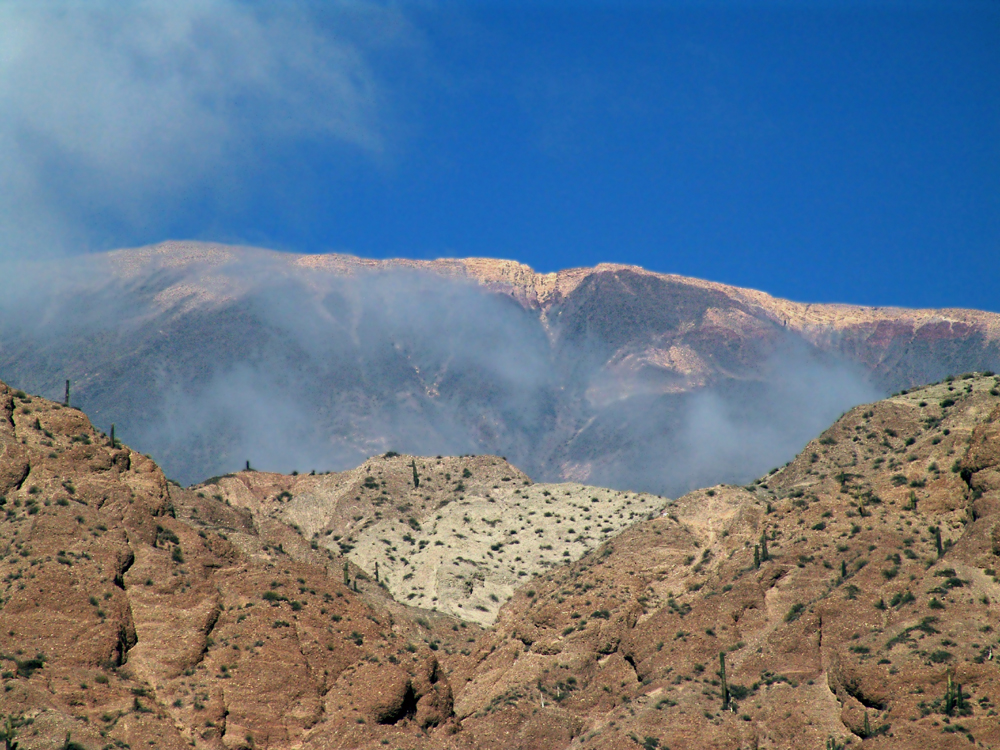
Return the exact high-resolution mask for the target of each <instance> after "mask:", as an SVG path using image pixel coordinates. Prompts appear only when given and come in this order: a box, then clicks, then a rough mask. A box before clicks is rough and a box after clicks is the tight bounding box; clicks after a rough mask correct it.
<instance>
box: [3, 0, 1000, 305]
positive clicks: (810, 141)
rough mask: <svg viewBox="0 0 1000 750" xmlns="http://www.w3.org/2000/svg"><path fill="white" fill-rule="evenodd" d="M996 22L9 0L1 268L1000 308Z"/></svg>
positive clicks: (737, 11)
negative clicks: (192, 248) (519, 285)
mask: <svg viewBox="0 0 1000 750" xmlns="http://www.w3.org/2000/svg"><path fill="white" fill-rule="evenodd" d="M998 40H1000V3H997V2H995V1H993V0H991V1H990V2H962V1H960V0H957V1H956V0H949V1H948V2H941V3H932V2H872V3H864V2H842V3H837V2H808V1H803V2H797V3H793V2H771V3H769V2H753V3H751V2H732V3H725V2H683V3H671V2H656V3H654V2H616V3H601V2H589V3H588V2H582V3H581V2H572V3H571V2H541V1H539V2H499V1H497V2H485V1H481V2H472V3H464V2H463V3H458V2H451V3H448V2H441V3H435V2H420V3H416V2H413V3H408V2H401V3H391V4H388V3H382V4H358V3H354V2H348V3H322V4H319V3H317V4H309V3H269V4H265V3H247V2H235V1H233V0H206V1H204V2H199V3H193V2H183V1H181V2H176V3H170V4H167V3H155V2H134V3H124V2H117V3H110V2H107V3H105V2H99V1H95V2H94V3H90V4H87V5H84V4H82V3H75V4H74V3H68V2H67V3H48V4H41V5H39V4H37V3H19V2H11V3H8V4H5V5H4V6H2V7H0V111H3V112H4V115H3V117H2V118H0V202H2V204H3V207H2V208H0V234H2V236H3V239H2V240H0V243H2V246H0V256H2V257H7V258H9V257H24V256H31V257H58V256H60V255H62V254H65V253H70V254H73V253H81V252H93V251H100V250H106V249H111V248H115V247H122V246H132V245H141V244H148V243H153V242H157V241H160V240H163V239H167V238H196V239H205V240H220V241H227V242H245V243H248V244H256V245H261V246H266V247H274V248H278V249H284V250H293V251H300V252H324V251H330V250H335V251H345V252H352V253H356V254H358V255H363V256H369V257H400V256H402V257H415V258H436V257H443V256H491V257H503V258H511V259H515V260H519V261H522V262H524V263H527V264H529V265H531V266H533V267H534V268H536V269H538V270H540V271H553V270H558V269H560V268H566V267H572V266H580V265H593V264H596V263H599V262H617V263H632V264H637V265H641V266H644V267H646V268H650V269H653V270H657V271H665V272H674V273H681V274H686V275H691V276H697V277H701V278H707V279H712V280H717V281H723V282H728V283H732V284H737V285H740V286H749V287H754V288H758V289H762V290H764V291H767V292H770V293H772V294H775V295H778V296H783V297H788V298H791V299H797V300H803V301H816V302H821V301H839V302H852V303H861V304H872V305H906V306H963V307H977V308H981V309H990V310H995V311H1000V291H998V290H1000V44H998Z"/></svg>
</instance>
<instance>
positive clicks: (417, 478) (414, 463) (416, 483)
mask: <svg viewBox="0 0 1000 750" xmlns="http://www.w3.org/2000/svg"><path fill="white" fill-rule="evenodd" d="M410 468H411V469H413V489H417V488H418V487H419V486H420V475H419V474H417V460H416V459H413V460H411V461H410Z"/></svg>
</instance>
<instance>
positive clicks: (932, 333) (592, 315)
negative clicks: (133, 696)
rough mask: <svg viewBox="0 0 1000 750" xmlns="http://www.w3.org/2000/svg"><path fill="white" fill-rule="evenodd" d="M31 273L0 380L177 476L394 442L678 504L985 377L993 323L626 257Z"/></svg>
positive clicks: (189, 256)
mask: <svg viewBox="0 0 1000 750" xmlns="http://www.w3.org/2000/svg"><path fill="white" fill-rule="evenodd" d="M34 274H35V275H31V272H30V269H26V270H25V275H24V278H21V279H19V285H18V290H17V291H16V292H15V293H11V294H9V295H7V296H6V297H5V298H4V299H3V300H0V378H3V379H5V380H6V381H7V382H10V383H12V384H13V385H15V386H16V387H20V388H23V389H25V390H27V391H30V392H36V393H44V394H47V395H49V396H50V397H53V398H62V394H63V389H64V383H65V381H66V379H69V380H71V381H72V382H73V385H72V389H73V390H72V403H74V404H77V405H79V406H81V407H82V408H84V409H85V410H86V412H87V413H88V414H90V415H91V416H92V417H93V419H94V420H95V422H97V423H98V424H100V425H102V427H103V428H104V429H108V428H109V426H110V424H111V423H116V425H117V428H118V431H119V434H120V435H121V436H123V437H125V438H126V439H127V440H128V441H129V442H130V444H133V445H136V446H139V447H140V448H141V449H142V450H144V451H146V452H149V453H151V454H153V455H156V456H157V459H158V461H160V462H161V463H162V465H163V466H164V467H165V469H166V471H167V473H168V476H171V477H172V478H175V479H177V480H178V481H181V482H182V483H184V484H189V483H192V482H196V481H201V480H203V479H205V478H206V477H208V476H211V475H217V474H223V473H227V472H232V471H235V470H237V469H238V468H240V467H242V466H244V465H245V461H246V460H247V459H250V460H251V462H252V463H253V465H255V466H257V467H258V468H261V469H267V470H270V471H280V472H282V473H291V471H292V470H296V469H297V470H299V471H309V470H310V469H316V470H319V471H327V470H331V469H332V470H343V469H346V468H348V467H353V466H357V465H358V464H359V463H361V462H362V461H364V460H365V459H366V458H367V457H369V456H372V455H377V454H384V453H386V452H387V451H391V450H395V451H399V452H406V453H411V454H435V453H440V454H442V455H456V454H462V453H466V454H468V453H472V454H492V455H502V456H507V457H508V458H509V459H510V460H511V462H512V463H513V464H515V465H517V466H519V467H520V468H521V469H523V470H524V471H526V472H527V473H528V474H530V475H531V476H532V477H533V478H534V479H536V480H539V481H549V482H555V481H560V482H561V481H574V482H580V483H585V484H591V485H600V486H608V487H616V488H618V489H623V490H625V489H627V490H646V491H650V492H654V493H657V494H665V495H669V496H676V495H679V494H683V493H684V492H686V491H688V490H690V489H693V488H694V487H698V486H703V485H705V484H713V483H716V482H719V481H729V482H741V483H742V482H746V481H749V480H750V479H751V478H753V477H755V476H757V475H759V474H760V473H761V472H763V471H767V470H768V469H769V468H771V467H772V466H775V465H779V464H781V463H784V462H785V461H787V460H788V459H789V458H791V456H792V455H794V453H795V451H797V450H798V448H799V447H800V446H801V445H802V444H803V443H804V442H806V441H807V440H808V439H809V438H810V437H811V436H812V435H814V434H815V433H816V432H818V431H819V430H821V429H823V428H824V427H825V426H826V425H828V424H829V423H830V422H831V421H832V420H833V419H834V418H835V417H836V416H837V415H838V414H840V413H842V412H843V411H844V410H845V409H847V408H849V407H851V406H853V405H855V404H857V403H861V402H866V401H871V400H875V399H877V398H879V397H881V396H884V395H887V394H888V393H890V392H892V391H895V390H899V389H900V388H903V387H911V386H913V385H914V384H918V383H924V382H928V381H931V380H935V379H938V378H941V377H943V376H944V375H946V374H948V373H951V372H962V371H967V370H983V369H987V368H994V369H1000V343H998V342H1000V316H997V315H995V314H992V313H983V312H976V311H970V310H902V309H889V308H863V307H852V306H843V305H808V304H800V303H795V302H789V301H786V300H780V299H775V298H773V297H770V296H768V295H766V294H763V293H761V292H756V291H753V290H746V289H739V288H736V287H732V286H726V285H723V284H715V283H711V282H707V281H701V280H698V279H690V278H684V277H679V276H673V275H669V274H657V273H651V272H648V271H645V270H643V269H641V268H634V267H626V266H611V265H600V266H597V267H596V268H584V269H570V270H566V271H560V272H559V273H554V274H538V273H535V272H534V271H532V270H531V269H530V268H527V267H526V266H523V265H520V264H517V263H511V262H508V261H496V260H489V259H464V260H438V261H405V260H392V261H371V260H366V259H361V258H355V257H352V256H347V255H305V256H304V255H295V254H290V253H275V252H270V251H266V250H259V249H254V248H236V247H228V246H222V245H206V244H199V243H164V244H162V245H157V246H155V247H149V248H139V249H133V250H122V251H117V252H114V253H109V254H105V255H96V256H88V257H86V258H81V259H77V260H75V261H72V262H65V263H62V264H60V265H58V266H45V267H40V268H35V269H34ZM707 425H710V427H707ZM751 436H752V437H751Z"/></svg>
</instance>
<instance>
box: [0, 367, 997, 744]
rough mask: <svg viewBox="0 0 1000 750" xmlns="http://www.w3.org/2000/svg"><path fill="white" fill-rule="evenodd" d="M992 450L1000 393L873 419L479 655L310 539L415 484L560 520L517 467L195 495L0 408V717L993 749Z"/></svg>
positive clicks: (146, 731)
mask: <svg viewBox="0 0 1000 750" xmlns="http://www.w3.org/2000/svg"><path fill="white" fill-rule="evenodd" d="M998 446H1000V379H998V378H996V377H994V376H987V375H970V376H968V377H964V378H960V379H957V380H949V381H945V382H943V383H940V384H937V385H934V386H929V387H925V388H919V389H915V390H913V391H911V392H909V393H906V394H902V395H899V396H896V397H893V398H891V399H888V400H885V401H881V402H878V403H875V404H870V405H865V406H861V407H858V408H856V409H853V410H851V411H850V412H848V413H847V414H845V415H844V416H843V417H842V418H841V419H840V420H838V421H837V422H836V423H835V424H833V426H831V427H830V428H829V429H828V430H826V431H825V432H823V433H822V434H821V435H820V436H819V437H817V438H816V439H815V440H813V441H812V442H810V444H809V445H807V447H806V448H805V450H803V451H802V452H801V453H800V454H799V456H797V457H796V458H795V459H794V460H793V461H792V462H791V463H790V464H789V465H788V466H786V467H784V468H781V469H779V470H775V471H774V472H772V473H771V474H768V475H767V476H765V477H762V478H761V479H759V480H757V481H756V482H754V483H753V484H751V485H747V486H745V487H740V486H715V487H712V488H706V489H703V490H698V491H696V492H693V493H690V494H688V495H686V496H684V497H682V498H680V499H679V500H677V501H674V502H672V503H670V504H669V505H668V506H667V507H666V509H665V510H664V512H663V514H659V515H656V517H654V518H651V519H640V518H635V519H629V520H634V521H635V523H633V524H631V525H628V527H627V528H626V529H625V530H624V531H622V532H621V533H619V534H617V535H616V536H614V537H613V538H612V539H610V540H608V541H605V542H603V543H602V544H601V545H600V546H598V547H596V548H594V549H592V550H591V551H590V552H587V553H586V554H584V555H583V556H582V557H581V558H580V559H579V560H577V561H575V562H571V563H569V564H567V565H560V566H556V567H553V568H551V569H549V570H548V571H547V572H545V573H543V574H542V575H540V576H538V577H535V578H532V579H530V580H529V581H528V582H526V583H525V584H523V585H521V586H520V587H519V588H517V589H516V590H515V591H514V595H513V597H512V598H511V599H510V601H509V602H507V604H505V605H504V606H503V607H502V608H501V609H500V611H499V616H498V618H497V620H496V622H495V624H494V625H493V626H492V627H491V628H490V629H488V630H483V629H480V628H478V627H477V626H476V625H475V624H474V623H471V622H468V621H466V620H460V619H457V618H454V617H449V616H448V615H446V614H443V613H440V612H438V613H435V612H431V611H428V610H426V609H415V608H410V607H406V606H404V605H403V604H401V603H399V602H396V601H393V600H391V599H390V598H389V597H388V594H387V592H386V590H385V589H384V588H382V587H381V586H378V585H376V583H375V582H374V581H372V580H371V575H370V574H365V572H364V571H363V570H361V569H360V568H358V567H356V566H354V565H353V564H351V563H350V562H349V561H347V560H345V558H342V557H340V556H338V555H337V554H335V553H334V552H333V551H332V550H331V549H323V548H322V547H321V546H320V544H319V543H318V539H319V538H323V537H324V536H325V531H324V529H326V528H330V529H331V530H332V529H333V528H339V527H337V526H336V525H337V524H342V525H343V526H345V527H346V526H348V525H349V524H351V523H352V522H353V523H357V520H356V519H355V518H354V515H355V514H353V513H352V510H353V508H352V507H351V503H354V504H355V505H354V506H353V507H356V508H357V509H358V510H360V511H361V515H362V519H364V518H365V514H369V515H368V518H369V519H370V518H372V517H374V512H375V511H376V510H381V511H383V512H384V513H385V514H388V513H389V509H390V508H395V509H396V510H395V512H396V513H399V514H400V515H399V516H398V517H397V521H396V522H397V525H400V526H401V525H403V524H400V523H398V522H399V521H400V520H402V519H403V518H407V519H408V515H407V514H410V513H413V514H414V516H415V514H416V512H417V511H416V510H415V508H416V506H417V503H416V502H415V500H416V498H415V497H414V493H413V490H415V489H417V488H415V487H412V485H409V486H408V485H407V482H406V481H405V480H403V479H402V477H403V476H405V470H406V469H407V468H409V469H410V470H411V476H412V466H413V465H418V466H422V468H423V471H424V476H425V479H426V481H425V483H424V484H423V485H422V486H428V485H436V484H439V483H440V484H443V485H445V487H441V488H438V489H434V490H431V489H430V488H429V487H428V489H427V490H426V491H427V492H444V493H447V494H451V495H454V494H455V492H454V483H451V482H450V481H449V480H446V479H445V478H444V476H443V474H444V473H445V469H447V470H448V472H447V473H452V475H453V477H454V476H456V475H459V470H460V468H461V469H464V468H469V469H470V474H472V476H471V477H463V479H465V480H466V481H468V487H467V489H468V492H467V495H468V496H471V495H472V494H473V493H474V492H478V493H481V495H482V496H483V497H484V498H485V495H486V494H489V495H491V496H493V497H494V499H496V500H498V503H497V504H499V501H501V500H502V499H506V501H507V502H508V503H510V504H511V505H513V504H514V503H515V502H516V501H515V498H513V497H511V496H512V495H514V494H515V493H514V491H513V489H519V490H520V493H519V494H520V495H521V496H522V498H521V502H523V503H524V505H523V508H524V511H525V513H528V512H530V510H532V509H535V510H536V511H542V513H544V512H545V509H546V508H552V507H553V505H552V504H549V505H546V502H545V501H546V500H550V501H552V499H553V497H555V496H556V495H557V494H558V492H559V491H560V490H559V489H557V488H555V487H553V488H552V489H550V490H548V491H550V496H545V495H544V494H541V493H539V494H538V495H535V494H533V493H532V491H533V490H537V489H538V488H539V486H538V485H532V484H531V483H530V480H529V479H527V477H526V476H525V475H523V474H520V473H518V472H517V471H516V470H515V469H513V468H512V467H510V466H509V465H507V464H506V463H504V462H503V461H502V460H500V459H497V458H495V457H488V456H481V457H476V458H470V457H461V458H450V459H444V458H442V459H440V460H441V462H442V463H441V465H440V468H439V467H438V465H437V464H436V463H433V464H431V459H415V458H411V459H410V461H412V462H413V463H412V464H410V465H409V466H408V465H407V464H408V463H409V462H407V460H406V458H405V457H401V456H395V457H391V456H390V457H388V458H386V457H379V458H375V459H372V460H371V461H370V462H368V463H367V464H366V465H365V466H363V467H361V468H360V469H359V470H357V471H356V472H353V473H352V472H348V473H345V474H343V475H339V476H338V475H325V476H318V475H317V476H311V477H309V476H307V477H297V476H287V477H278V476H275V475H268V474H265V473H258V472H252V471H249V472H241V473H240V474H238V475H235V476H232V477H223V478H220V479H218V480H217V481H216V482H213V483H207V484H205V485H203V486H201V487H198V488H191V489H184V488H181V487H179V486H176V485H173V484H171V483H169V482H168V481H167V480H166V479H165V478H164V476H163V474H162V473H161V472H160V471H159V469H158V468H157V467H156V465H155V464H154V463H153V462H152V460H150V459H149V458H147V457H145V456H143V455H141V454H138V453H136V452H134V451H132V450H130V449H128V448H127V447H125V446H122V445H120V444H119V445H112V444H111V441H110V440H109V439H108V438H107V436H105V435H103V434H101V433H99V432H97V431H95V430H93V428H92V427H91V426H90V424H89V422H88V421H87V419H86V418H85V416H84V415H83V414H82V413H81V412H79V411H77V410H75V409H70V408H65V407H62V406H60V405H58V404H54V403H52V402H48V401H45V400H44V399H40V398H37V397H30V396H27V395H26V394H24V393H21V392H16V391H12V390H11V389H9V388H7V387H6V386H3V385H0V494H2V495H3V506H2V507H3V508H4V515H3V518H2V519H0V573H2V576H0V578H2V580H3V590H2V592H0V597H2V600H3V601H2V606H0V660H2V661H3V667H4V671H3V672H2V674H0V680H2V681H3V683H4V690H3V691H2V692H0V713H2V714H4V715H6V716H11V717H13V720H14V723H15V724H17V725H18V726H17V727H16V732H17V734H18V740H19V742H20V743H21V746H22V747H24V748H28V750H31V749H32V748H43V747H53V746H58V744H59V743H64V740H66V738H67V735H69V737H71V738H72V741H73V742H76V743H78V744H79V745H81V746H83V747H84V748H86V749H87V750H91V748H95V749H96V748H105V747H116V746H117V747H122V746H124V745H126V744H127V745H129V746H131V747H138V746H146V745H157V746H162V747H177V748H180V747H182V746H188V747H190V746H194V747H204V748H218V749H221V748H261V749H265V748H289V747H302V748H312V747H316V748H320V747H322V748H337V747H344V748H347V747H350V748H380V747H384V746H386V745H388V746H390V747H392V746H399V747H409V748H426V749H427V750H436V749H438V748H441V749H444V748H448V749H449V750H471V749H472V748H487V749H489V748H509V747H518V748H525V749H527V750H532V749H536V748H537V750H542V748H545V749H546V750H553V749H557V748H567V749H568V748H592V747H593V748H623V747H625V748H628V747H645V748H650V747H654V748H655V747H674V748H677V747H685V746H697V747H715V748H742V747H760V748H768V747H770V748H792V747H795V748H798V747H824V746H831V744H832V745H834V746H838V747H840V746H852V747H865V748H879V747H885V748H889V747H891V748H904V749H905V748H914V749H916V748H927V747H935V748H951V747H954V748H959V747H967V746H969V744H970V742H972V743H975V744H976V745H977V746H983V747H991V746H993V747H995V746H997V745H998V744H1000V730H998V728H997V722H996V715H997V710H998V709H997V706H996V696H997V695H998V694H1000V675H998V672H997V666H996V665H997V660H996V658H994V651H995V650H996V649H998V648H1000V633H998V631H997V630H996V628H997V625H996V623H997V621H998V619H997V604H996V602H997V600H998V598H1000V576H998V573H997V570H998V566H1000V448H998ZM437 460H438V459H433V461H434V462H436V461H437ZM425 463H426V464H428V465H424V464H425ZM452 468H454V471H452ZM418 471H419V468H418ZM438 473H441V476H438ZM368 476H371V477H372V479H373V481H372V482H370V483H369V482H365V479H367V477H368ZM361 477H363V478H362V479H360V484H358V480H359V478H361ZM504 477H508V478H509V479H510V483H515V482H517V481H520V482H521V485H520V487H515V488H512V489H511V490H509V493H508V494H505V493H503V492H501V491H500V487H499V486H498V487H496V488H494V487H493V484H494V483H495V484H497V485H501V484H503V478H504ZM442 480H444V481H442ZM496 480H499V481H496ZM383 481H384V482H385V484H384V485H383V484H382V482H383ZM525 481H527V482H529V484H528V485H525V484H524V482H525ZM365 484H374V485H375V488H374V489H370V490H368V491H366V492H359V489H360V487H361V486H363V485H365ZM280 487H291V488H293V489H294V490H295V492H296V493H297V494H293V495H292V498H291V499H289V498H287V497H286V498H281V499H278V498H275V497H274V496H273V494H272V493H273V492H274V490H275V489H278V488H280ZM338 488H339V489H340V490H345V491H343V492H339V494H338ZM566 490H567V491H570V492H571V495H570V498H571V499H572V500H573V501H574V502H577V503H578V502H579V500H580V499H581V498H580V497H579V495H574V494H573V493H574V492H576V490H575V489H574V487H572V486H569V487H567V488H566ZM282 491H286V490H282ZM213 492H214V493H215V494H217V495H218V497H213V496H212V494H211V493H213ZM526 492H527V493H528V495H527V499H525V498H524V495H525V493H526ZM592 492H594V490H588V493H592ZM223 493H226V495H227V497H228V499H229V502H227V501H226V498H225V497H223ZM310 493H311V494H312V497H311V498H310ZM323 493H326V494H323ZM279 494H280V493H279ZM615 494H616V493H615ZM444 496H446V495H443V496H442V498H443V497H444ZM355 497H358V498H360V499H359V500H354V498H355ZM432 498H434V499H436V497H435V496H434V495H432ZM628 499H629V500H631V501H632V505H633V506H634V505H635V504H636V503H637V502H638V501H639V500H640V498H636V497H631V498H628ZM460 502H461V500H457V499H453V500H452V501H451V502H450V503H449V504H448V505H446V506H445V508H444V509H447V508H448V507H451V506H452V505H455V504H456V503H460ZM605 502H607V503H611V502H612V500H611V499H606V500H605ZM407 503H410V504H411V505H412V506H413V509H408V510H406V511H400V510H399V509H398V507H399V506H405V505H406V504H407ZM438 503H440V501H438ZM487 504H488V505H490V504H489V503H487ZM330 505H332V506H333V507H332V508H331V507H329V506H330ZM240 506H243V507H240ZM470 507H471V506H470ZM608 507H609V508H610V507H615V508H619V509H620V510H621V511H622V512H623V515H627V513H625V512H624V511H625V508H627V507H629V506H628V505H627V504H626V505H624V506H622V505H617V506H611V505H609V506H608ZM431 512H433V511H431ZM575 512H578V513H579V512H581V510H580V509H579V507H577V509H576V511H575ZM578 519H579V517H578ZM623 520H624V519H623ZM365 523H366V521H363V520H362V522H361V524H360V525H361V526H364V525H365ZM418 523H420V522H419V521H418ZM292 524H294V525H292ZM420 525H421V526H422V527H423V526H424V524H422V523H420ZM296 527H297V528H296ZM526 530H527V529H526ZM508 532H509V529H505V528H503V527H502V525H501V523H499V522H498V523H497V524H495V525H493V526H491V525H490V524H486V523H483V524H478V523H477V524H474V528H472V529H470V535H471V534H476V535H478V536H481V537H482V538H483V540H484V541H494V542H495V541H502V540H503V539H505V538H509V536H510V535H509V533H508ZM317 533H318V534H319V537H317V536H315V534H317ZM342 539H344V537H343V536H342ZM574 543H575V542H574V540H573V539H569V540H567V539H566V537H565V535H563V537H562V538H561V539H558V538H556V539H553V546H554V550H553V551H554V552H556V553H561V552H562V551H564V550H565V551H571V550H574V549H578V548H575V547H574V546H573V545H574ZM765 544H766V551H765ZM491 551H494V550H491ZM571 554H575V553H574V552H571ZM487 559H489V558H487ZM345 564H346V567H345ZM345 578H346V580H345ZM470 619H471V618H470ZM720 652H721V653H725V679H726V686H727V688H728V693H729V702H728V705H726V706H724V695H723V683H722V675H721V673H720V670H719V664H720V661H719V654H720ZM64 744H68V741H67V742H65V743H64Z"/></svg>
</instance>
